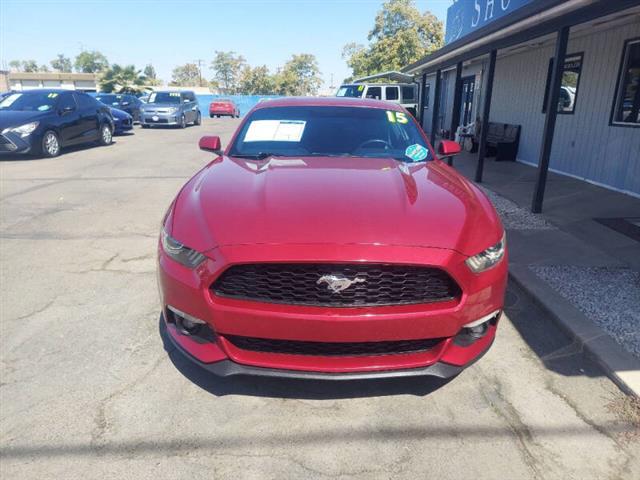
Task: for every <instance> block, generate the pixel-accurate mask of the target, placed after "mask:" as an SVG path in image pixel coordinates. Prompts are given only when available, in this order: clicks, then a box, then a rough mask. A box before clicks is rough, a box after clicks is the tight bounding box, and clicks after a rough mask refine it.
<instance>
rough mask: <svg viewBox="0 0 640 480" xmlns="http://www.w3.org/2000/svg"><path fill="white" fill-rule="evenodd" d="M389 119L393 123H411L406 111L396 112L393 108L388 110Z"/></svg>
mask: <svg viewBox="0 0 640 480" xmlns="http://www.w3.org/2000/svg"><path fill="white" fill-rule="evenodd" d="M387 120H389V121H390V122H391V123H402V124H404V123H409V119H408V118H407V116H406V115H405V113H404V112H395V111H392V110H387Z"/></svg>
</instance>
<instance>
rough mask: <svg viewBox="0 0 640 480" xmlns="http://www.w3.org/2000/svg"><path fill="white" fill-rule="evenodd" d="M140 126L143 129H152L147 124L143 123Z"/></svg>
mask: <svg viewBox="0 0 640 480" xmlns="http://www.w3.org/2000/svg"><path fill="white" fill-rule="evenodd" d="M140 125H141V126H142V128H149V127H150V125H147V124H146V123H141V124H140Z"/></svg>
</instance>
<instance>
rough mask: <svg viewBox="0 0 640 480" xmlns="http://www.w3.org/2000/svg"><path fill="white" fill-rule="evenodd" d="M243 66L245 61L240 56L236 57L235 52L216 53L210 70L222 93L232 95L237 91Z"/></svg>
mask: <svg viewBox="0 0 640 480" xmlns="http://www.w3.org/2000/svg"><path fill="white" fill-rule="evenodd" d="M245 64H246V61H245V59H244V57H242V55H236V54H235V52H219V51H216V55H215V57H214V59H213V61H212V62H211V69H212V70H213V71H214V78H215V80H217V81H218V84H219V85H220V88H221V89H222V91H223V92H224V93H227V94H233V93H235V92H236V91H237V90H238V82H239V81H240V74H241V72H242V70H243V68H244V66H245Z"/></svg>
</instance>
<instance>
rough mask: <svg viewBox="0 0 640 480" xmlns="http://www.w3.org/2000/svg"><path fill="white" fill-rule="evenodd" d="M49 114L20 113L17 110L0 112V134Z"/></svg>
mask: <svg viewBox="0 0 640 480" xmlns="http://www.w3.org/2000/svg"><path fill="white" fill-rule="evenodd" d="M49 113H51V112H22V111H19V110H0V132H1V131H2V130H4V129H5V128H9V127H19V126H20V125H24V124H25V123H29V122H33V121H36V120H38V119H40V118H42V117H44V116H45V115H48V114H49Z"/></svg>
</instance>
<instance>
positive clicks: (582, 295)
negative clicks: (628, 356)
mask: <svg viewBox="0 0 640 480" xmlns="http://www.w3.org/2000/svg"><path fill="white" fill-rule="evenodd" d="M529 268H531V269H532V270H533V271H534V273H535V274H536V275H537V276H538V277H540V278H541V279H543V280H544V281H546V282H547V283H549V284H550V285H551V286H552V287H553V288H555V289H556V290H557V291H558V292H559V293H560V294H561V295H562V296H563V297H565V298H566V299H567V300H569V301H570V302H571V303H573V305H575V306H576V307H577V308H579V309H580V310H582V311H583V312H584V313H585V314H586V315H587V317H589V318H590V319H591V320H592V321H593V322H595V323H596V324H597V325H598V326H600V327H602V328H603V329H604V331H605V332H607V333H608V334H609V335H610V336H611V337H613V338H614V339H615V340H616V342H618V343H619V344H620V345H622V346H623V347H624V348H625V349H626V350H628V351H629V352H631V353H632V354H633V355H635V356H637V357H639V358H640V273H638V272H636V271H634V270H631V269H628V268H613V267H576V266H556V265H554V266H535V265H532V266H530V267H529Z"/></svg>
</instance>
